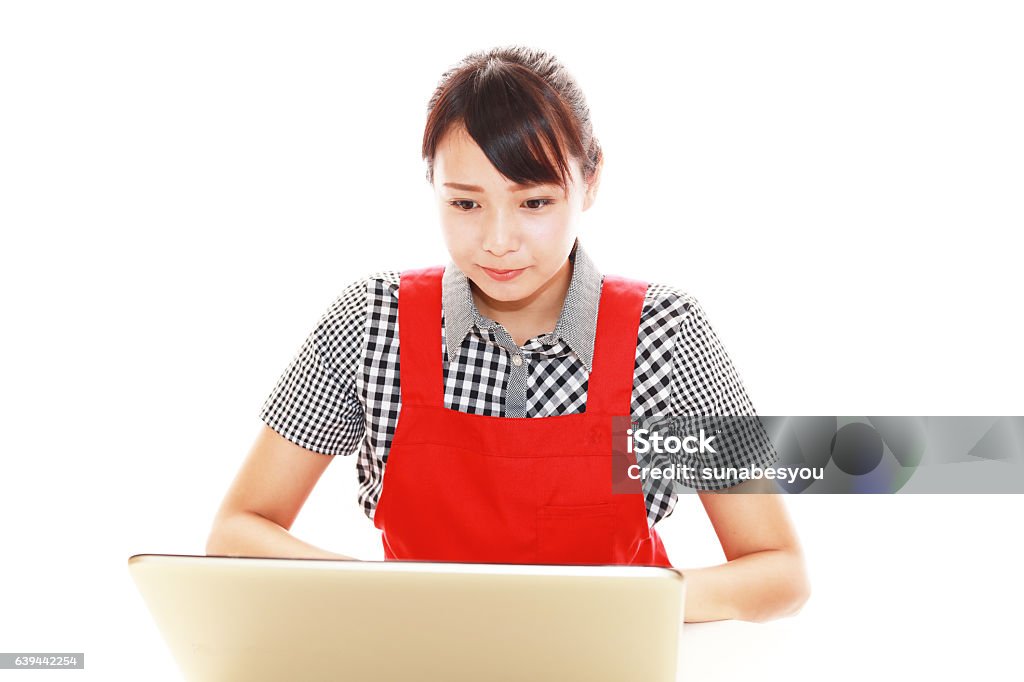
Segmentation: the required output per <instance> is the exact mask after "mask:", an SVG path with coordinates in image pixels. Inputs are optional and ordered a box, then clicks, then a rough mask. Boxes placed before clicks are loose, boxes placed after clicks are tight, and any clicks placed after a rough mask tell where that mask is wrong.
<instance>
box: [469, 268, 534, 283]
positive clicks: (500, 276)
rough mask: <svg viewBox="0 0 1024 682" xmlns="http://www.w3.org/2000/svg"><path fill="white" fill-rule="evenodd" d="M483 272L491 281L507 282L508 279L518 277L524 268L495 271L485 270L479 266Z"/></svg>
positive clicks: (491, 269) (492, 269)
mask: <svg viewBox="0 0 1024 682" xmlns="http://www.w3.org/2000/svg"><path fill="white" fill-rule="evenodd" d="M480 267H481V268H482V269H483V270H484V272H486V273H487V274H488V275H490V276H491V279H495V280H498V281H499V282H507V281H508V280H510V279H514V278H516V277H518V276H519V274H520V273H522V272H523V271H524V270H526V268H519V269H517V270H495V269H494V268H485V267H483V266H482V265H481V266H480Z"/></svg>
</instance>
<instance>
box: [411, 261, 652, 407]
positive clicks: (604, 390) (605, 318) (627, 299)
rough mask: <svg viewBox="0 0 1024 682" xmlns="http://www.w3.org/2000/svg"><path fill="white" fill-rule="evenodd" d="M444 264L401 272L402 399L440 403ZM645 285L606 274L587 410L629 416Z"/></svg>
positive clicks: (432, 404) (438, 405) (441, 404)
mask: <svg viewBox="0 0 1024 682" xmlns="http://www.w3.org/2000/svg"><path fill="white" fill-rule="evenodd" d="M443 274H444V266H443V265H435V266H430V267H426V268H417V269H413V270H403V271H402V273H401V275H400V277H399V287H398V335H399V365H400V385H401V395H402V398H401V399H402V403H404V404H415V405H425V406H429V407H443V406H444V373H443V364H442V363H443V360H444V345H443V344H442V343H441V333H440V332H441V329H440V326H441V281H442V276H443ZM646 292H647V283H646V282H642V281H639V280H633V279H628V278H625V277H620V276H618V275H605V276H604V279H603V282H602V285H601V298H600V302H599V304H598V314H597V330H596V335H595V339H594V362H593V369H592V371H591V373H590V378H589V380H588V382H587V407H586V411H587V412H589V413H598V414H614V415H623V416H629V415H630V407H631V400H632V395H633V370H634V367H635V363H636V344H637V333H638V330H639V325H640V313H641V312H642V310H643V303H644V296H645V294H646Z"/></svg>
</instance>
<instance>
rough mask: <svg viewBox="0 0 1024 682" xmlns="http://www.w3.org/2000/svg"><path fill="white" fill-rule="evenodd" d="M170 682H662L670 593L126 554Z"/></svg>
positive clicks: (505, 576)
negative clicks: (177, 671)
mask: <svg viewBox="0 0 1024 682" xmlns="http://www.w3.org/2000/svg"><path fill="white" fill-rule="evenodd" d="M128 568H129V571H130V573H131V576H132V578H133V579H134V581H135V584H136V586H137V587H138V589H139V591H140V593H141V594H142V597H143V598H144V599H145V601H146V604H147V606H148V607H149V611H150V613H151V614H152V616H153V618H154V620H155V621H156V625H157V627H158V629H159V630H160V632H161V634H162V635H163V637H164V639H165V640H166V642H167V645H168V646H169V647H170V650H171V653H172V654H173V656H174V658H175V660H176V661H177V663H178V665H179V667H180V668H181V671H182V673H183V674H184V678H185V679H186V680H190V681H195V682H213V681H214V680H216V681H218V682H223V681H226V680H245V681H246V682H259V681H263V680H275V681H279V680H302V681H304V682H313V681H316V680H332V681H334V680H360V681H363V680H388V681H392V680H394V681H403V682H404V681H406V680H408V681H417V682H418V681H431V680H443V681H444V682H458V681H462V680H466V681H469V680H472V682H485V681H491V680H516V681H517V682H518V681H522V680H531V681H533V680H538V681H540V680H558V681H559V682H567V681H570V680H587V681H588V682H598V681H601V680H609V681H611V680H614V681H615V682H623V681H624V680H626V681H631V680H644V681H645V682H669V681H670V680H675V679H676V674H677V669H678V662H679V651H680V648H679V640H680V636H681V634H682V627H683V615H684V614H683V607H684V603H685V581H684V578H683V574H682V573H681V572H679V571H678V570H675V569H670V568H660V567H654V566H651V567H647V566H611V565H608V566H590V565H586V566H584V565H541V564H473V563H459V562H451V563H449V562H427V561H344V560H331V559H280V558H253V557H223V556H190V555H174V554H137V555H134V556H132V557H130V558H129V559H128Z"/></svg>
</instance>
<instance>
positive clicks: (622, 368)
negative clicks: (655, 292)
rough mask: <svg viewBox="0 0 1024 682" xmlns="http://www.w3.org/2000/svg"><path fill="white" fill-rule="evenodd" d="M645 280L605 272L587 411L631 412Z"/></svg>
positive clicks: (606, 412) (628, 414) (625, 413)
mask: <svg viewBox="0 0 1024 682" xmlns="http://www.w3.org/2000/svg"><path fill="white" fill-rule="evenodd" d="M646 294H647V282H642V281H640V280H635V279H629V278H627V277H620V276H619V275H605V276H604V281H603V282H602V284H601V299H600V303H599V304H598V307H597V331H596V334H595V337H594V363H593V368H592V370H591V372H590V379H589V381H588V382H587V412H590V413H596V414H611V415H621V416H631V415H630V411H631V410H630V408H631V406H632V399H633V375H634V369H635V367H636V344H637V334H638V333H639V330H640V314H641V312H643V307H644V297H645V296H646Z"/></svg>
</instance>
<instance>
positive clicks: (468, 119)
mask: <svg viewBox="0 0 1024 682" xmlns="http://www.w3.org/2000/svg"><path fill="white" fill-rule="evenodd" d="M458 126H464V127H465V129H466V131H467V132H468V133H469V135H470V137H472V138H473V140H474V141H475V142H476V143H477V145H479V146H480V149H482V150H483V152H484V154H486V155H487V158H488V159H490V161H491V163H492V164H493V165H494V167H495V168H497V169H498V171H499V172H500V173H501V174H502V175H504V176H505V177H507V178H508V179H509V180H511V181H513V182H518V183H522V184H534V183H536V184H546V183H555V184H557V185H559V186H561V187H562V189H563V190H566V189H567V188H568V185H569V179H570V178H571V171H570V160H572V159H575V160H576V161H578V162H579V163H580V166H581V168H582V170H583V179H584V181H585V182H587V183H589V182H590V181H591V180H592V178H593V175H594V170H595V169H596V168H597V165H598V163H599V162H600V160H601V145H600V144H598V141H597V138H596V137H594V133H593V129H592V125H591V122H590V109H589V108H588V107H587V102H586V99H585V98H584V96H583V91H582V90H580V87H579V85H577V84H576V81H575V80H574V79H573V77H572V76H571V75H569V72H568V71H566V69H565V67H564V66H562V64H561V63H559V61H558V60H557V59H556V58H555V57H554V56H552V55H550V54H548V53H547V52H544V51H543V50H538V49H532V48H528V47H522V46H506V47H496V48H493V49H490V50H487V51H479V52H473V53H471V54H469V55H467V56H466V57H464V58H463V59H462V60H461V61H460V62H459V63H458V64H456V65H455V66H453V67H451V68H450V69H449V70H448V71H446V72H445V73H444V74H443V75H442V76H441V80H440V81H439V82H438V84H437V88H436V89H435V90H434V94H433V96H432V97H431V98H430V102H429V104H428V105H427V125H426V128H425V130H424V131H423V159H424V160H425V161H426V162H427V181H428V182H430V183H433V182H434V177H433V176H434V154H435V151H436V149H437V145H438V143H439V142H440V140H441V138H443V137H444V136H445V134H446V133H448V132H449V131H450V130H452V129H453V128H454V127H458Z"/></svg>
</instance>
